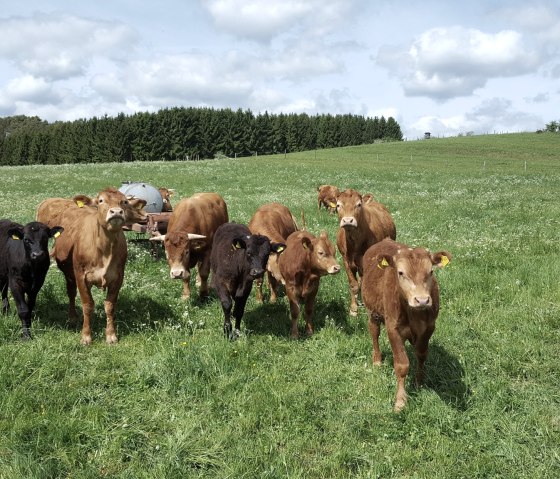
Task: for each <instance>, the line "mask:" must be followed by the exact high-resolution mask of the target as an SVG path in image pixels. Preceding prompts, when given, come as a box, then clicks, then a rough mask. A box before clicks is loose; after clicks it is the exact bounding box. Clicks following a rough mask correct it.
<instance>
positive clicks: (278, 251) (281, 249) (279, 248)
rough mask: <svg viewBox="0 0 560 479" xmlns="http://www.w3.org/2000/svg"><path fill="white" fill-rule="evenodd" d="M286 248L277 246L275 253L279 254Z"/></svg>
mask: <svg viewBox="0 0 560 479" xmlns="http://www.w3.org/2000/svg"><path fill="white" fill-rule="evenodd" d="M285 249H286V248H284V247H283V246H279V247H278V248H276V252H277V253H281V252H282V251H284V250H285Z"/></svg>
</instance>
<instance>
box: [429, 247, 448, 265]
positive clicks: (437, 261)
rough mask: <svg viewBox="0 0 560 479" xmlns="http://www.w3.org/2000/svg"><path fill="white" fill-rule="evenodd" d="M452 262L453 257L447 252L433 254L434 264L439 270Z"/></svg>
mask: <svg viewBox="0 0 560 479" xmlns="http://www.w3.org/2000/svg"><path fill="white" fill-rule="evenodd" d="M450 262H451V255H450V254H449V253H448V252H447V251H438V252H437V253H434V254H432V264H433V265H434V266H436V267H438V268H445V267H446V266H447V265H448V264H449V263H450Z"/></svg>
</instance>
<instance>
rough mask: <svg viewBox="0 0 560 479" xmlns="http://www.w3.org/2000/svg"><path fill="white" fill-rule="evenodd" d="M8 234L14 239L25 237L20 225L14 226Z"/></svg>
mask: <svg viewBox="0 0 560 479" xmlns="http://www.w3.org/2000/svg"><path fill="white" fill-rule="evenodd" d="M8 236H9V237H10V238H12V239H14V240H22V239H23V229H21V228H18V227H13V228H10V229H9V230H8Z"/></svg>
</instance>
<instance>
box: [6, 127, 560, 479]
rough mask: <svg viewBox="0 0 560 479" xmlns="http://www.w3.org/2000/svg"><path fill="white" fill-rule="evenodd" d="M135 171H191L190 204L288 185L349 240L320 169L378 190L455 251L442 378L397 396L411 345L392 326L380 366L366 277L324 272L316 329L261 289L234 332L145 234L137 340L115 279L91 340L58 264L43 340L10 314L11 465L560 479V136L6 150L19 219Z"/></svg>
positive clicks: (135, 299)
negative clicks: (328, 205)
mask: <svg viewBox="0 0 560 479" xmlns="http://www.w3.org/2000/svg"><path fill="white" fill-rule="evenodd" d="M123 180H132V181H144V182H147V183H150V184H152V185H154V186H166V187H170V188H174V189H175V190H176V195H175V197H174V203H176V202H177V201H178V200H179V199H180V198H183V197H186V196H190V195H191V194H192V193H194V192H199V191H215V192H218V193H220V194H221V195H222V196H223V197H224V199H225V200H226V203H227V204H228V208H229V215H230V220H232V221H236V222H240V223H247V222H248V221H249V218H250V217H251V215H252V214H253V212H254V211H255V210H256V208H257V207H258V206H259V205H261V204H263V203H266V202H270V201H279V202H281V203H284V204H285V205H286V206H288V207H289V208H290V209H291V210H292V212H293V213H294V215H295V216H296V217H297V218H301V215H302V211H303V213H304V216H305V223H306V226H307V229H308V230H309V231H311V232H312V233H315V234H318V233H319V232H320V231H321V230H326V231H327V232H328V234H329V237H330V238H331V240H333V241H334V238H335V234H336V230H337V221H336V219H335V218H334V217H333V216H331V215H329V214H328V213H327V212H325V211H324V210H322V211H321V212H318V211H317V205H316V187H317V186H318V185H320V184H324V183H329V184H334V185H337V186H339V187H341V188H347V187H348V188H355V189H357V190H359V191H361V192H363V193H373V194H374V195H375V197H376V198H377V199H378V200H379V201H381V202H383V203H384V204H385V205H386V206H387V207H388V208H389V210H390V211H391V213H392V214H393V216H394V219H395V223H396V225H397V239H398V240H399V241H401V242H404V243H408V244H409V245H420V246H425V247H427V248H430V249H432V250H434V251H436V250H439V249H445V250H448V251H450V252H451V253H452V255H453V260H452V262H451V263H450V264H449V266H448V267H446V268H445V269H443V270H440V271H438V272H437V273H436V274H437V277H438V280H439V283H440V288H441V312H440V316H439V318H438V321H437V326H436V331H435V333H434V335H433V337H432V340H431V343H430V356H429V358H428V361H427V364H426V366H427V378H426V382H425V385H424V387H422V388H419V389H416V388H414V386H413V381H412V380H410V378H409V381H408V382H407V390H408V392H409V395H410V398H409V401H408V405H407V407H406V409H405V410H404V411H403V412H401V413H400V414H395V413H393V411H392V402H393V399H394V394H395V390H396V380H395V377H394V374H393V370H392V357H391V349H390V346H389V344H388V342H387V339H386V335H385V332H384V331H382V336H381V339H382V343H381V345H382V352H383V354H384V360H383V366H382V367H381V368H376V369H374V368H373V367H372V364H371V341H370V339H369V334H368V332H367V324H366V323H367V317H366V313H365V311H364V310H363V309H361V310H360V313H359V315H358V317H356V318H353V317H350V316H349V315H348V313H347V311H348V304H349V298H348V285H347V280H346V277H345V274H344V273H341V274H339V275H337V276H334V277H326V278H323V279H322V282H321V287H320V291H319V295H318V298H317V303H316V309H315V319H314V323H315V330H316V333H315V335H314V336H313V337H312V338H310V339H300V340H298V341H291V340H289V338H288V336H289V325H290V322H289V319H288V304H287V300H286V298H285V297H283V296H282V297H281V298H280V301H279V302H278V303H277V304H269V303H265V304H264V305H257V304H256V303H255V301H254V299H253V297H252V298H251V299H250V301H249V303H248V306H247V311H246V314H245V317H244V320H243V322H242V330H243V333H244V334H243V335H242V337H241V338H240V339H239V340H237V341H235V342H230V341H227V340H225V339H224V337H223V333H222V322H223V317H222V312H221V307H220V305H219V302H218V301H217V299H216V298H215V296H212V297H211V299H210V300H209V301H208V302H203V301H201V300H199V298H198V296H197V294H196V293H195V294H194V296H193V298H192V299H191V300H190V302H183V301H181V300H180V294H181V284H180V282H177V281H173V280H171V279H169V274H168V268H167V264H166V262H165V260H164V259H163V255H162V254H161V252H160V255H159V259H157V260H154V259H153V258H152V256H151V254H150V247H149V245H147V244H146V241H144V240H143V238H142V237H140V238H138V237H136V235H135V234H132V233H128V239H129V261H128V264H127V269H126V273H125V283H124V286H123V288H122V290H121V295H120V298H119V302H118V307H117V327H118V335H119V339H120V342H119V344H118V345H116V346H113V347H110V346H107V345H106V344H105V342H104V313H103V294H102V292H101V291H98V290H96V291H94V297H95V300H96V314H97V317H96V322H95V325H94V343H93V345H92V346H91V347H89V348H86V347H82V346H80V344H79V339H80V338H79V332H78V330H77V329H73V328H71V327H70V326H69V325H68V324H67V322H66V305H67V298H66V291H65V285H64V280H63V277H62V274H61V273H60V272H59V271H58V270H57V268H56V266H53V267H52V268H51V270H50V271H49V274H48V276H47V281H46V283H45V286H44V287H43V289H42V290H41V293H40V294H39V299H38V305H37V308H36V317H35V320H34V323H33V326H32V331H33V334H34V339H33V340H32V341H30V342H22V341H21V340H20V339H19V338H20V322H19V319H18V318H17V314H16V312H15V307H14V305H13V302H12V310H11V312H10V314H9V315H8V316H7V317H2V318H0V478H2V479H4V478H6V479H8V478H10V479H11V478H26V479H27V478H100V477H101V478H102V477H107V478H183V477H185V478H198V477H204V478H391V477H395V478H524V477H529V478H557V477H560V367H559V360H560V233H559V232H560V201H559V199H558V195H559V192H560V136H559V135H555V134H542V135H538V134H515V135H492V136H477V137H462V138H450V139H431V140H423V141H415V142H400V143H387V144H376V145H368V146H360V147H349V148H342V149H332V150H321V151H311V152H305V153H295V154H287V155H278V156H267V157H265V156H262V157H261V156H259V157H251V158H239V159H236V160H235V159H231V160H230V159H221V160H209V161H200V162H166V163H163V162H154V163H129V164H91V165H62V166H28V167H2V168H0V218H10V219H13V220H16V221H19V222H28V221H31V220H33V219H34V213H35V210H36V207H37V205H38V204H39V203H40V202H41V201H42V200H43V199H45V198H47V197H53V196H54V197H70V196H73V195H74V194H77V193H85V194H90V195H94V194H95V193H96V192H97V191H99V190H101V189H102V188H104V187H106V186H119V185H120V184H121V181H123ZM339 259H340V258H339ZM193 283H194V281H193ZM195 290H196V288H195ZM300 331H302V332H303V322H301V324H300ZM409 354H410V355H411V356H412V351H411V350H409ZM412 368H413V369H412V371H414V361H412ZM411 376H413V375H411Z"/></svg>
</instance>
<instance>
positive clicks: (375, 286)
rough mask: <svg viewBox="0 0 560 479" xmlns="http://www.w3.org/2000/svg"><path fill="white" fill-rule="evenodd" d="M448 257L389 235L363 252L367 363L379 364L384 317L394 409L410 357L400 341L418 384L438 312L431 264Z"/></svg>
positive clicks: (401, 401)
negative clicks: (414, 367) (369, 343)
mask: <svg viewBox="0 0 560 479" xmlns="http://www.w3.org/2000/svg"><path fill="white" fill-rule="evenodd" d="M450 260H451V255H450V254H449V253H447V252H445V251H440V252H438V253H433V254H432V253H430V252H428V251H427V250H425V249H424V248H414V249H412V248H409V247H408V246H406V245H404V244H401V243H397V242H395V241H393V240H391V239H384V240H383V241H381V242H380V243H377V244H375V245H373V246H372V247H371V248H369V249H368V250H367V252H366V254H365V255H364V278H363V282H362V299H363V301H364V305H365V307H366V309H367V312H368V318H369V321H368V327H369V332H370V334H371V339H372V342H373V354H372V358H373V364H375V365H381V351H380V349H379V332H380V324H381V322H385V328H386V330H387V336H388V338H389V342H390V343H391V349H392V351H393V363H394V369H395V375H396V376H397V395H396V399H395V405H394V409H395V411H396V412H398V411H400V410H401V409H402V408H403V407H404V406H405V404H406V397H407V396H406V391H405V387H404V383H405V379H406V376H407V375H408V371H409V367H410V362H409V359H408V356H407V354H406V350H405V347H404V343H405V341H406V340H408V341H410V343H411V344H412V345H413V346H414V350H415V354H416V359H417V362H418V365H417V370H416V384H420V383H421V382H422V379H423V375H424V362H425V361H426V358H427V357H428V341H429V339H430V337H431V335H432V333H433V332H434V328H435V323H436V318H437V316H438V312H439V288H438V282H437V280H436V278H435V276H434V274H433V268H434V266H436V267H438V268H441V267H444V266H445V265H446V264H447V263H449V261H450Z"/></svg>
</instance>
